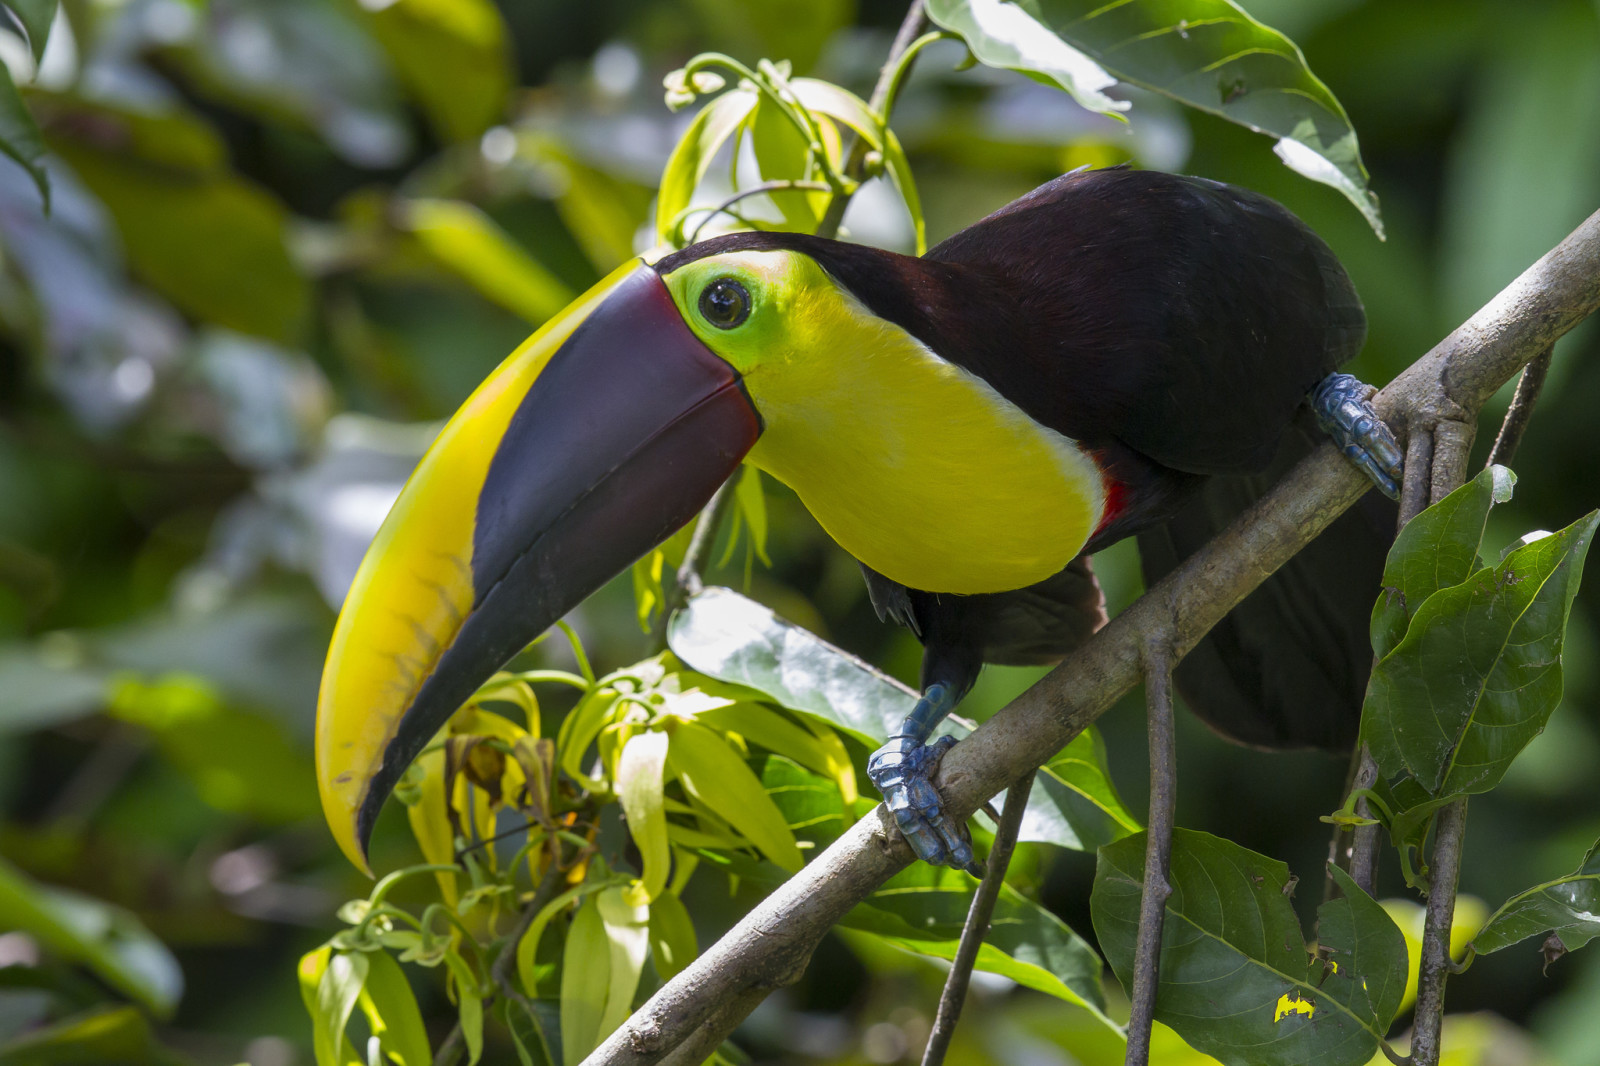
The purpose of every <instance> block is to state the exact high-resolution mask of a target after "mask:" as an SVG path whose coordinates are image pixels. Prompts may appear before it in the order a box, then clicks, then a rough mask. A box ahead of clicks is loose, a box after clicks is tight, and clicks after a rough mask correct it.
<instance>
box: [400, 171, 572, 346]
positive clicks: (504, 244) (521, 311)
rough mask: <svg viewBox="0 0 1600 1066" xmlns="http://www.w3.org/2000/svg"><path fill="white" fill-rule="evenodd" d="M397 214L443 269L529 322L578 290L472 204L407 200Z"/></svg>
mask: <svg viewBox="0 0 1600 1066" xmlns="http://www.w3.org/2000/svg"><path fill="white" fill-rule="evenodd" d="M400 217H401V219H402V220H403V221H402V224H403V225H404V226H405V228H406V229H407V231H408V232H410V233H411V234H412V236H414V237H416V239H417V241H418V243H420V244H421V245H422V248H423V250H424V251H426V252H427V253H428V255H429V256H431V257H432V258H433V260H434V261H435V262H437V263H438V264H439V265H440V266H441V267H442V268H443V269H445V270H447V271H449V272H450V273H452V274H455V275H457V276H458V277H460V278H461V279H462V280H463V281H465V282H466V283H467V284H469V285H471V286H472V287H473V288H474V289H476V290H477V291H478V292H479V293H481V294H482V295H483V296H484V298H486V299H488V300H490V301H492V302H494V303H496V304H498V305H500V306H501V307H503V308H505V309H506V310H507V311H510V312H511V313H513V314H516V315H520V316H522V318H524V319H525V320H527V322H528V324H529V325H534V326H536V325H539V324H540V323H541V322H543V321H545V320H546V319H548V318H552V317H554V316H555V315H556V314H558V313H560V311H561V309H562V308H564V307H566V306H567V304H569V303H571V302H572V299H573V297H574V296H576V295H577V294H576V293H574V292H573V291H572V290H571V289H570V288H569V287H568V286H567V285H566V283H565V282H563V281H561V279H559V278H557V277H556V276H555V275H554V274H552V273H550V271H548V270H546V269H545V268H544V266H542V265H541V264H540V263H539V262H538V261H537V260H536V259H534V258H533V257H532V256H531V255H529V254H528V253H527V252H526V251H524V250H523V248H522V246H521V245H519V244H517V243H516V242H515V241H513V240H512V239H511V238H510V237H509V236H508V235H507V234H506V232H505V231H504V230H502V229H501V228H500V227H499V226H497V225H495V223H494V222H493V220H491V219H490V218H489V216H488V215H485V214H484V213H483V212H482V211H480V210H478V209H477V208H476V207H473V206H472V205H471V204H468V203H463V202H462V201H460V200H425V199H417V200H408V201H405V203H404V205H403V208H402V210H401V212H400Z"/></svg>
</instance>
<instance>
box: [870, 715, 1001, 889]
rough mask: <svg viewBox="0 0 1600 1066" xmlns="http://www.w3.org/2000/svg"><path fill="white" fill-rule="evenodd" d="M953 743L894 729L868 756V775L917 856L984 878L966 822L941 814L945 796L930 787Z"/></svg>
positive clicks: (944, 739) (954, 740)
mask: <svg viewBox="0 0 1600 1066" xmlns="http://www.w3.org/2000/svg"><path fill="white" fill-rule="evenodd" d="M955 743H956V738H955V737H948V736H946V737H940V738H939V739H938V740H936V741H934V742H933V743H932V744H924V743H922V742H921V741H919V740H918V739H917V738H915V737H911V736H904V735H900V734H897V735H895V736H892V737H890V738H889V742H888V743H887V744H885V745H884V746H883V747H881V748H879V749H878V750H877V751H875V752H873V753H872V757H871V758H870V759H868V760H867V776H868V777H870V778H871V779H872V783H873V784H874V785H875V786H877V789H878V791H879V792H880V793H882V794H883V802H884V805H885V806H887V807H888V808H889V810H890V812H891V813H893V814H894V820H895V822H896V824H898V825H899V826H900V832H901V833H902V834H903V835H904V836H905V838H906V842H907V843H908V844H910V845H911V850H912V851H914V852H916V853H917V857H918V858H919V859H922V860H923V861H924V862H928V863H932V864H933V865H935V866H953V867H955V868H956V869H958V870H966V871H967V872H968V873H970V874H972V875H973V876H974V877H982V876H983V865H982V864H981V863H979V862H978V861H977V859H976V858H974V857H973V854H972V838H971V836H970V834H968V832H967V827H966V826H965V825H964V824H962V823H959V822H955V821H952V820H951V818H950V817H949V816H948V815H947V814H946V813H945V810H944V801H943V800H941V799H940V798H939V792H938V790H937V789H935V788H934V787H933V774H934V771H935V770H937V769H938V767H939V761H940V760H941V759H943V758H944V753H945V752H947V751H949V750H950V749H951V748H952V747H954V746H955Z"/></svg>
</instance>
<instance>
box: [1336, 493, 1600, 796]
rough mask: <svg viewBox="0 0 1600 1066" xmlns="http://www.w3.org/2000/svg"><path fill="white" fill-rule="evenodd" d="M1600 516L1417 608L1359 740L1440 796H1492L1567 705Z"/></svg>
mask: <svg viewBox="0 0 1600 1066" xmlns="http://www.w3.org/2000/svg"><path fill="white" fill-rule="evenodd" d="M1597 524H1600V512H1591V513H1590V514H1589V515H1587V516H1585V517H1584V518H1582V519H1580V520H1578V521H1577V522H1575V523H1574V524H1572V525H1571V526H1568V527H1567V528H1566V529H1564V530H1562V531H1561V532H1559V533H1555V534H1552V535H1549V536H1544V537H1541V538H1540V539H1537V540H1534V541H1532V542H1531V543H1527V544H1524V545H1523V546H1521V547H1519V548H1516V549H1515V550H1513V551H1511V552H1509V553H1507V554H1506V556H1505V558H1504V559H1502V560H1501V562H1500V563H1499V564H1498V565H1497V566H1493V567H1486V568H1484V569H1482V570H1479V571H1478V572H1477V573H1475V574H1473V575H1472V576H1471V577H1469V578H1468V579H1467V580H1466V581H1464V582H1462V583H1461V584H1459V585H1454V586H1452V587H1450V588H1446V589H1442V590H1441V591H1439V592H1437V593H1435V594H1434V595H1432V596H1430V597H1428V599H1427V600H1425V601H1424V602H1423V604H1422V606H1421V607H1419V608H1417V611H1416V613H1415V615H1413V617H1412V619H1411V625H1410V628H1409V629H1408V630H1407V631H1406V635H1405V639H1404V640H1402V641H1401V642H1400V643H1399V644H1398V645H1396V646H1395V649H1394V650H1393V651H1392V652H1391V653H1390V654H1389V655H1388V656H1386V657H1385V658H1384V659H1383V660H1381V661H1380V662H1379V663H1378V665H1377V667H1376V668H1375V669H1374V670H1373V672H1372V680H1371V682H1370V683H1369V685H1368V688H1367V702H1366V706H1365V708H1364V710H1363V712H1362V727H1361V731H1362V739H1363V740H1365V741H1366V742H1367V744H1368V745H1369V746H1370V748H1371V750H1372V754H1373V756H1374V757H1375V758H1376V759H1377V761H1378V766H1379V768H1380V769H1382V771H1383V772H1384V774H1385V775H1386V776H1388V777H1390V778H1394V777H1397V776H1399V775H1400V774H1402V773H1410V774H1411V775H1413V776H1414V777H1415V778H1416V780H1417V781H1418V783H1419V784H1421V785H1422V786H1423V787H1424V788H1426V789H1427V790H1428V791H1429V792H1431V793H1433V794H1434V795H1436V796H1444V795H1456V794H1461V793H1471V792H1483V791H1486V790H1488V789H1490V788H1493V787H1494V786H1495V784H1496V783H1497V782H1498V781H1499V780H1500V778H1501V777H1502V776H1503V775H1504V774H1505V771H1506V768H1507V767H1508V766H1510V765H1511V760H1512V759H1514V758H1515V757H1516V756H1517V753H1518V752H1520V751H1521V750H1522V749H1523V747H1525V746H1526V745H1527V743H1528V742H1529V741H1530V740H1532V739H1533V738H1534V737H1535V736H1537V735H1538V734H1539V733H1540V731H1542V730H1543V729H1544V724H1545V722H1546V721H1547V720H1548V718H1549V717H1550V714H1551V712H1552V711H1554V710H1555V707H1556V704H1557V703H1559V702H1560V699H1561V686H1562V670H1561V648H1562V643H1563V640H1564V637H1565V632H1566V624H1567V614H1568V612H1569V611H1570V610H1571V606H1572V599H1573V597H1574V596H1575V595H1576V594H1577V590H1578V582H1579V580H1580V578H1581V577H1582V574H1583V560H1584V555H1585V554H1586V553H1587V551H1588V548H1589V544H1590V542H1591V540H1592V539H1593V537H1594V531H1595V527H1596V525H1597Z"/></svg>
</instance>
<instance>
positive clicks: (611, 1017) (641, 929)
mask: <svg viewBox="0 0 1600 1066" xmlns="http://www.w3.org/2000/svg"><path fill="white" fill-rule="evenodd" d="M595 907H596V909H597V910H599V912H600V921H601V923H602V924H603V925H604V926H605V931H606V944H607V950H608V952H609V953H610V956H611V965H610V971H611V972H610V981H609V983H608V984H607V986H606V1009H605V1012H604V1013H603V1014H602V1015H601V1016H600V1028H599V1030H598V1031H597V1033H596V1042H597V1043H598V1041H600V1040H604V1039H605V1038H606V1037H608V1036H610V1035H611V1034H612V1032H614V1031H615V1030H616V1028H617V1027H618V1026H619V1025H621V1024H622V1023H623V1022H625V1021H627V1019H628V1015H630V1014H632V1013H633V994H634V992H635V991H637V990H638V987H639V975H640V974H641V973H643V972H644V960H645V958H646V956H648V955H649V954H650V926H649V923H650V912H649V909H648V906H647V905H646V904H644V903H636V902H633V901H631V900H630V899H629V898H628V892H627V890H625V889H623V888H619V887H613V888H608V889H606V890H605V891H604V892H601V893H600V894H599V895H597V896H595Z"/></svg>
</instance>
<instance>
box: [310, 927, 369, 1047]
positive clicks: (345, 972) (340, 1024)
mask: <svg viewBox="0 0 1600 1066" xmlns="http://www.w3.org/2000/svg"><path fill="white" fill-rule="evenodd" d="M366 980H367V957H366V956H365V955H363V954H361V953H360V952H342V951H341V952H335V953H334V954H333V956H332V957H331V958H329V959H328V962H327V967H326V968H325V969H324V970H323V971H322V978H321V979H320V980H319V981H318V982H317V997H316V1007H315V1010H314V1011H313V1013H312V1020H313V1025H312V1030H311V1045H312V1049H313V1051H314V1052H315V1053H316V1056H317V1066H344V1064H345V1063H346V1062H347V1061H348V1060H347V1059H345V1058H344V1057H343V1053H344V1049H345V1048H348V1047H349V1046H350V1045H349V1043H348V1041H346V1039H345V1035H344V1027H345V1026H346V1025H347V1024H348V1023H349V1021H350V1012H351V1011H352V1010H354V1009H355V1005H356V999H357V997H358V996H360V995H361V986H362V985H364V984H365V983H366Z"/></svg>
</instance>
